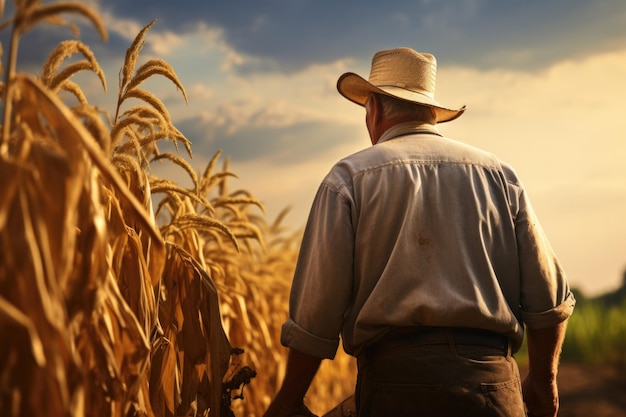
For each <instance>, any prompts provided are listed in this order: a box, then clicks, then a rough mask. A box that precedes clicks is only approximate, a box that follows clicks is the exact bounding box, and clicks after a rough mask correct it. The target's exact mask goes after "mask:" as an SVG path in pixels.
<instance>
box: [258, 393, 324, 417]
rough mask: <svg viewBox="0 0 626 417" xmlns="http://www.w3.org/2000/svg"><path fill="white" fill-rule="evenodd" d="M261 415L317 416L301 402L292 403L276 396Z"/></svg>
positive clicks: (274, 416) (278, 416)
mask: <svg viewBox="0 0 626 417" xmlns="http://www.w3.org/2000/svg"><path fill="white" fill-rule="evenodd" d="M263 417H317V416H316V415H315V414H313V413H312V412H311V410H309V409H308V408H307V407H306V406H305V405H304V404H303V403H300V404H297V405H293V404H289V403H287V402H285V401H282V400H281V398H280V397H276V398H275V399H274V401H272V403H271V404H270V406H269V408H268V409H267V411H265V414H263Z"/></svg>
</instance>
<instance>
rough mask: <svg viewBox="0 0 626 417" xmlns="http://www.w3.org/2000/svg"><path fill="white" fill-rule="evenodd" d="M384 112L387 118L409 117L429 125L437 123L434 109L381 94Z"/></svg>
mask: <svg viewBox="0 0 626 417" xmlns="http://www.w3.org/2000/svg"><path fill="white" fill-rule="evenodd" d="M378 97H380V103H381V106H382V111H383V114H384V115H385V117H388V118H396V117H402V118H405V117H408V118H411V119H414V120H419V121H422V122H427V123H433V124H434V123H436V117H435V111H434V110H433V108H432V107H428V106H423V105H420V104H416V103H411V102H410V101H405V100H398V99H396V98H394V97H389V96H386V95H384V94H379V95H378Z"/></svg>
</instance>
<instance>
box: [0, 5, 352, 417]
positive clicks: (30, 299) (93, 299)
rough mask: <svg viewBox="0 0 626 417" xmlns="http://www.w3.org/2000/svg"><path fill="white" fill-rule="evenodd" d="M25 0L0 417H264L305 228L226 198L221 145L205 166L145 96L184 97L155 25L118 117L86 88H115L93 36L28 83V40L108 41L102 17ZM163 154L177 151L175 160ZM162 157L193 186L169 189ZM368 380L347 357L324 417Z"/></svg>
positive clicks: (12, 34) (14, 41)
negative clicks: (51, 29) (153, 84)
mask: <svg viewBox="0 0 626 417" xmlns="http://www.w3.org/2000/svg"><path fill="white" fill-rule="evenodd" d="M14 3H15V5H14V9H15V12H14V15H13V16H4V13H1V15H2V21H1V25H0V30H2V31H3V32H8V33H9V36H8V39H10V42H9V44H8V45H2V56H3V60H2V62H4V63H5V65H4V68H2V73H3V74H2V75H3V80H4V81H3V83H2V85H1V86H0V89H1V94H2V96H1V97H2V117H3V118H2V127H1V129H2V130H1V132H2V133H1V137H0V415H2V416H29V417H34V416H54V417H57V416H72V417H78V416H103V417H108V416H116V417H117V416H120V417H121V416H229V415H236V416H260V415H262V413H263V410H264V409H265V407H267V405H268V404H269V401H270V399H271V398H272V396H273V395H274V393H275V392H276V390H277V388H278V386H279V383H280V378H282V375H283V371H284V366H285V359H286V350H285V349H284V348H283V347H281V346H280V342H279V336H280V327H281V325H282V323H283V322H284V321H285V320H286V318H287V299H288V292H289V286H290V282H291V274H292V272H293V269H294V266H295V259H296V256H297V252H298V246H299V237H300V235H299V232H295V231H290V230H288V229H286V228H284V227H283V226H282V225H281V220H282V217H283V215H284V214H285V213H283V214H282V215H281V216H279V218H278V219H276V220H274V221H271V222H270V221H267V220H266V219H265V217H264V216H263V214H262V213H263V211H262V209H263V207H262V204H261V203H260V201H259V200H258V199H257V198H256V197H255V196H254V195H253V193H252V192H250V191H247V190H235V191H231V190H229V187H228V186H229V185H230V184H229V181H232V179H233V177H236V175H235V173H233V172H231V171H230V170H229V164H228V159H227V157H226V158H225V160H224V162H221V163H219V161H220V157H221V155H220V151H219V150H215V155H214V157H213V158H212V160H211V162H210V163H209V164H208V166H206V167H204V168H203V169H200V170H198V171H196V169H195V168H194V167H192V166H191V165H190V163H189V162H188V159H187V157H190V156H191V151H192V149H191V141H190V140H189V139H188V138H186V137H185V135H184V133H183V132H181V131H179V130H178V129H177V128H176V127H175V126H174V124H173V122H172V119H171V117H170V114H169V112H168V110H167V108H166V107H165V105H164V104H163V102H162V101H161V100H160V99H159V98H158V97H157V96H156V95H155V94H153V93H151V92H150V91H148V90H146V89H144V88H143V86H144V81H146V80H147V79H149V78H153V77H158V78H159V79H162V80H163V81H164V82H167V83H173V84H174V86H175V87H176V88H177V89H178V90H179V91H180V93H181V96H182V97H181V100H186V99H187V97H186V93H185V89H184V87H183V84H182V83H181V81H180V80H179V79H178V77H177V75H176V73H175V72H174V69H173V68H172V67H171V66H170V65H169V64H168V63H167V62H165V61H163V60H160V59H149V60H147V61H145V62H143V63H142V61H141V59H140V58H141V57H140V52H141V48H142V46H143V44H144V41H145V38H146V36H148V35H149V30H150V28H151V27H152V25H153V24H154V22H152V23H150V24H149V25H147V26H146V27H145V28H144V29H143V30H142V31H140V32H139V33H138V34H137V37H136V38H135V41H134V42H133V43H132V44H131V45H129V48H128V50H127V51H126V56H125V61H124V65H123V68H121V70H120V75H119V90H118V94H117V103H116V105H115V114H114V115H110V114H107V113H106V112H103V111H101V110H100V109H99V108H97V107H95V106H93V105H90V103H89V100H88V97H86V95H85V94H84V92H83V90H82V89H81V87H80V85H78V84H77V82H75V81H73V76H74V75H76V74H78V73H87V74H92V75H93V77H96V78H97V79H98V80H99V81H100V82H101V84H102V87H103V91H105V90H106V89H107V83H106V77H105V75H104V72H103V71H102V69H101V67H100V66H99V64H98V61H97V59H96V57H95V56H94V54H93V53H92V51H91V50H90V48H89V47H88V46H87V45H86V44H84V43H82V42H81V41H80V40H68V41H65V42H62V43H60V44H59V45H58V46H57V47H56V48H55V49H53V50H52V51H51V52H50V53H49V55H48V58H47V59H46V60H45V62H43V63H42V69H41V71H40V73H39V74H37V75H32V74H26V73H19V72H17V70H16V68H17V63H16V61H17V58H16V57H17V55H18V54H17V52H18V49H19V48H20V47H21V45H20V39H21V37H22V35H23V34H24V33H26V32H27V31H29V30H31V29H32V28H34V27H39V26H41V25H50V24H54V25H61V26H66V27H68V28H69V29H72V30H74V32H75V35H79V34H78V33H77V26H76V25H75V24H73V23H72V19H73V18H75V17H80V18H81V19H84V18H86V19H87V20H88V21H89V22H90V23H91V25H92V26H93V27H94V28H95V30H97V31H98V32H99V34H100V36H101V37H102V39H103V40H104V41H106V39H107V29H106V27H105V26H104V25H103V23H102V21H101V18H100V16H98V14H97V13H96V12H95V11H93V10H92V9H90V8H89V7H88V6H86V5H84V4H82V3H74V2H72V3H67V2H46V3H42V2H41V1H37V0H19V1H18V0H16V1H15V2H14ZM0 12H4V1H0ZM66 19H67V20H66ZM72 56H73V57H76V56H78V57H79V59H77V60H76V59H75V60H74V61H71V62H70V61H69V59H68V58H70V57H72ZM165 142H170V143H174V144H175V145H176V149H178V150H179V152H175V153H170V152H161V151H160V150H159V146H158V145H159V144H161V143H165ZM156 161H161V162H163V163H170V164H175V165H176V168H177V169H180V170H182V173H183V174H185V175H188V176H189V178H190V180H191V181H190V183H191V184H193V185H192V186H191V187H182V186H180V185H178V184H177V183H176V182H174V181H172V180H171V179H167V178H158V177H156V176H154V175H153V174H152V173H151V164H152V163H154V162H156ZM218 163H219V166H218ZM259 175H262V173H260V174H259ZM258 213H261V214H258ZM354 373H355V370H354V363H353V362H352V361H351V360H350V359H349V358H348V357H347V356H346V355H345V354H343V353H340V354H339V355H338V357H337V358H336V359H335V361H333V362H329V363H325V364H324V365H323V367H322V370H321V371H320V374H319V375H318V377H317V379H316V382H315V384H314V386H313V387H312V389H311V390H310V391H309V395H308V397H307V398H308V404H309V406H310V408H311V409H312V410H313V411H314V412H317V413H319V414H323V413H324V412H325V411H326V410H329V409H331V408H332V407H333V406H334V405H335V404H337V403H338V402H340V401H341V400H342V399H343V398H344V397H346V396H347V395H349V393H350V391H351V390H352V389H353V386H354V378H353V375H354ZM244 387H245V388H244ZM242 394H243V395H242ZM241 397H242V398H241Z"/></svg>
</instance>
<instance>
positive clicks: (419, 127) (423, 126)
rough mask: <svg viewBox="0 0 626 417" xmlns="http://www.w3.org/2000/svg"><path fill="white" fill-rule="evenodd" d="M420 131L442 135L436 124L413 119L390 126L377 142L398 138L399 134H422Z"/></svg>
mask: <svg viewBox="0 0 626 417" xmlns="http://www.w3.org/2000/svg"><path fill="white" fill-rule="evenodd" d="M420 133H421V134H431V135H439V136H441V134H440V133H439V130H438V129H437V126H436V125H432V124H429V123H423V122H415V121H411V122H403V123H398V124H397V125H395V126H392V127H390V128H389V129H387V130H386V131H385V133H383V134H382V135H381V137H380V139H378V142H377V143H381V142H384V141H386V140H390V139H393V138H397V137H398V136H405V135H414V134H420Z"/></svg>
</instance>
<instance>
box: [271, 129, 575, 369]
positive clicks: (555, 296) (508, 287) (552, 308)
mask: <svg viewBox="0 0 626 417" xmlns="http://www.w3.org/2000/svg"><path fill="white" fill-rule="evenodd" d="M574 304H575V300H574V297H573V295H572V293H571V291H570V288H569V286H568V283H567V280H566V277H565V274H564V272H563V269H562V268H561V265H560V264H559V262H558V260H557V258H556V257H555V254H554V252H553V250H552V248H551V247H550V244H549V242H548V240H547V238H546V236H545V234H544V232H543V230H542V228H541V226H540V224H539V221H538V220H537V217H536V215H535V213H534V211H533V209H532V207H531V204H530V201H529V199H528V196H527V194H526V192H525V191H524V188H523V186H522V184H521V183H520V181H519V179H518V178H517V176H516V174H515V172H514V171H513V169H512V168H511V167H510V166H508V165H506V164H505V163H503V162H501V161H500V160H499V159H498V158H496V157H495V156H494V155H492V154H490V153H487V152H484V151H481V150H479V149H476V148H474V147H471V146H469V145H466V144H463V143H460V142H457V141H453V140H451V139H448V138H444V137H442V136H441V135H439V134H438V132H437V130H436V127H435V126H432V125H423V124H422V125H418V124H416V123H403V124H400V125H397V126H395V127H393V128H391V129H390V130H388V131H387V132H385V134H384V135H383V136H382V137H381V139H380V140H379V142H378V143H377V144H376V145H374V146H371V147H369V148H367V149H364V150H362V151H360V152H357V153H355V154H353V155H351V156H348V157H347V158H345V159H343V160H341V161H339V162H338V163H337V164H336V165H335V166H334V167H333V168H332V169H331V171H330V172H329V174H328V175H327V176H326V178H325V179H324V180H323V181H322V183H321V185H320V187H319V189H318V192H317V194H316V196H315V200H314V202H313V205H312V208H311V212H310V215H309V220H308V222H307V226H306V229H305V232H304V237H303V242H302V246H301V249H300V254H299V258H298V263H297V267H296V271H295V275H294V279H293V284H292V290H291V297H290V302H289V320H288V321H287V322H286V323H285V324H284V325H283V328H282V334H281V342H282V343H283V344H284V345H285V346H289V347H292V348H294V349H296V350H299V351H301V352H304V353H307V354H309V355H312V356H317V357H321V358H332V357H334V355H335V353H336V350H337V347H338V344H339V340H340V336H341V337H342V340H343V344H344V349H345V350H346V352H347V353H349V354H353V355H357V354H358V353H359V352H360V350H361V349H362V347H363V346H364V345H366V344H367V343H370V342H372V341H373V340H376V339H378V338H379V337H381V336H382V335H383V334H384V333H386V332H387V331H389V330H390V328H392V327H394V326H416V325H424V326H454V327H472V328H480V329H488V330H493V331H496V332H499V333H502V334H505V335H507V336H508V337H509V338H510V339H511V341H512V343H513V347H514V350H516V349H517V348H519V346H520V345H521V343H522V338H523V335H524V325H526V326H528V327H530V328H539V327H547V326H552V325H555V324H558V323H560V322H561V321H563V320H565V319H567V318H568V317H569V316H570V315H571V314H572V311H573V308H574Z"/></svg>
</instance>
